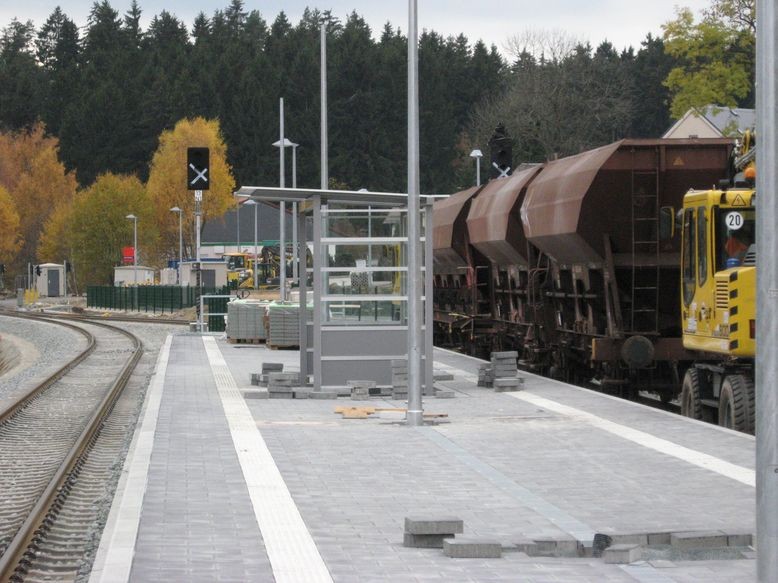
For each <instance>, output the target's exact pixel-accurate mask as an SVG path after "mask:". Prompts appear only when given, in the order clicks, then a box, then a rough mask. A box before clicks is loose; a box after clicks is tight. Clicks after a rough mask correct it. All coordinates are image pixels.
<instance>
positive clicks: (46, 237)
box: [37, 201, 73, 263]
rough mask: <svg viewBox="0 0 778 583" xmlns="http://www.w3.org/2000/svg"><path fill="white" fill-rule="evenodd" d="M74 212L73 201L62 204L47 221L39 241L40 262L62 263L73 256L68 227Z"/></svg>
mask: <svg viewBox="0 0 778 583" xmlns="http://www.w3.org/2000/svg"><path fill="white" fill-rule="evenodd" d="M72 211H73V206H72V201H69V202H66V203H63V204H60V205H59V206H58V207H57V208H56V209H54V211H53V212H52V213H51V214H50V215H49V218H48V219H46V223H45V224H44V225H43V231H42V232H41V236H40V238H39V239H38V254H37V256H38V261H39V262H40V263H60V262H62V260H63V259H65V258H67V259H69V258H70V257H71V255H72V253H71V247H70V240H69V238H68V234H69V233H68V227H69V224H70V217H71V213H72Z"/></svg>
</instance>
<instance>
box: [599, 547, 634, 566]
mask: <svg viewBox="0 0 778 583" xmlns="http://www.w3.org/2000/svg"><path fill="white" fill-rule="evenodd" d="M640 558H641V548H640V545H636V544H616V545H612V546H610V547H608V548H607V549H605V550H604V551H603V553H602V560H603V562H604V563H607V564H616V565H624V564H628V563H634V562H635V561H638V560H640Z"/></svg>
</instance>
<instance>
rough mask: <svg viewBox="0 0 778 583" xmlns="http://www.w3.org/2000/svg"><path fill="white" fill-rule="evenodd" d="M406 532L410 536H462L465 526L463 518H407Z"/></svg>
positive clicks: (420, 516)
mask: <svg viewBox="0 0 778 583" xmlns="http://www.w3.org/2000/svg"><path fill="white" fill-rule="evenodd" d="M405 532H407V533H409V534H461V533H463V532H465V525H464V522H463V521H462V519H461V518H454V517H450V516H422V515H418V516H406V517H405Z"/></svg>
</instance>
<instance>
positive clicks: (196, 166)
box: [186, 148, 211, 190]
mask: <svg viewBox="0 0 778 583" xmlns="http://www.w3.org/2000/svg"><path fill="white" fill-rule="evenodd" d="M209 163H210V161H209V152H208V148H187V150H186V187H187V189H188V190H208V188H209V187H210V184H211V177H210V176H209V174H208V172H209Z"/></svg>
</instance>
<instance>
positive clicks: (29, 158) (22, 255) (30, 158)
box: [0, 124, 76, 270]
mask: <svg viewBox="0 0 778 583" xmlns="http://www.w3.org/2000/svg"><path fill="white" fill-rule="evenodd" d="M0 186H4V187H5V188H6V189H7V190H8V193H9V194H10V196H11V198H12V200H13V201H14V204H15V206H16V211H17V212H18V214H19V234H20V236H21V239H22V245H21V246H20V247H19V249H18V250H17V253H16V256H15V257H14V258H13V259H12V261H11V263H12V264H13V265H14V267H15V268H16V269H17V270H18V269H20V268H21V266H22V264H24V263H26V262H27V261H33V260H34V258H35V257H36V256H37V255H38V253H37V246H38V239H39V237H40V235H41V232H42V231H43V225H44V224H45V223H46V221H47V219H48V218H49V216H50V215H51V213H52V212H54V210H55V209H57V208H59V207H60V206H61V205H63V204H65V205H66V204H69V203H70V201H72V199H73V196H74V195H75V192H76V177H75V175H74V174H73V173H72V172H67V171H66V170H65V167H64V165H63V164H62V162H60V160H59V142H58V141H57V139H56V138H52V137H48V136H46V133H45V128H44V126H43V124H38V125H36V126H34V127H33V128H32V129H30V130H29V131H22V132H17V133H4V134H0ZM61 259H62V257H60V258H59V259H58V260H61Z"/></svg>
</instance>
